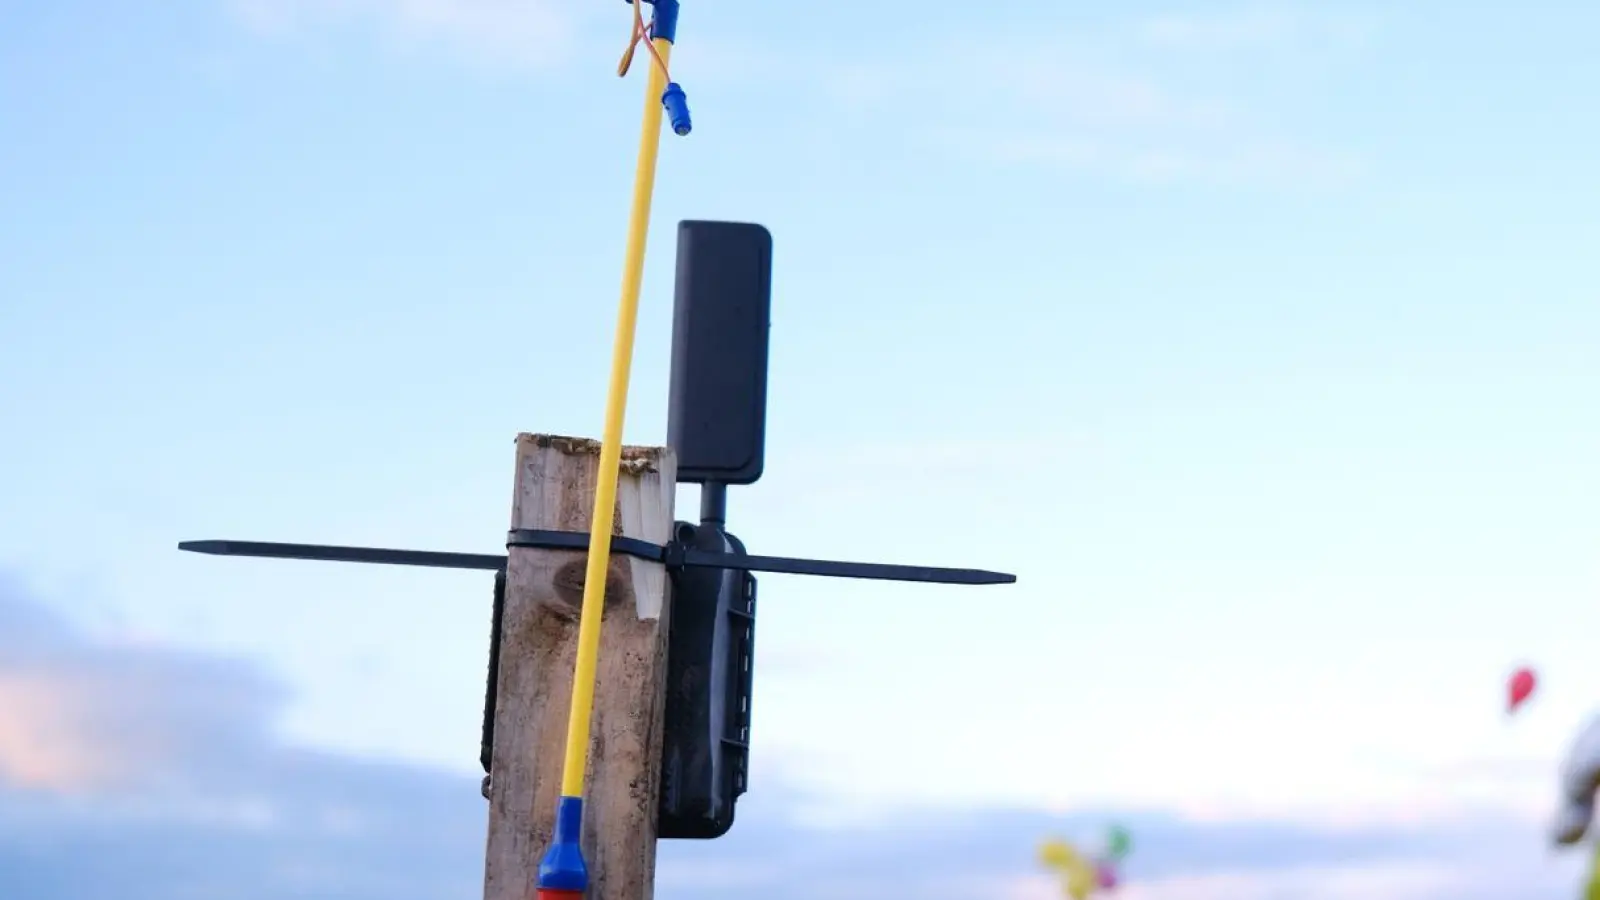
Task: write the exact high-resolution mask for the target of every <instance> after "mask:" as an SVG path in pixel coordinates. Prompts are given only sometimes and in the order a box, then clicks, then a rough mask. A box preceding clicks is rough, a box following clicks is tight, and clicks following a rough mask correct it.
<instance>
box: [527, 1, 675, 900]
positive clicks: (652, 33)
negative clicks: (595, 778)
mask: <svg viewBox="0 0 1600 900" xmlns="http://www.w3.org/2000/svg"><path fill="white" fill-rule="evenodd" d="M629 2H630V3H633V16H634V32H633V40H632V42H630V43H629V45H628V50H627V52H626V53H624V54H623V57H622V64H621V65H620V66H619V67H618V71H617V74H618V75H625V74H627V71H628V64H629V63H630V62H631V60H632V58H633V52H634V48H635V47H636V46H638V44H639V42H640V41H641V40H643V41H648V43H647V44H646V47H647V49H648V50H649V51H650V55H651V57H653V62H654V65H651V66H650V76H649V79H648V87H647V88H646V89H645V105H644V125H643V128H642V131H641V133H640V135H639V161H638V165H637V166H636V168H635V170H634V181H633V207H632V211H631V213H630V217H629V221H628V244H627V250H626V252H625V255H624V257H623V266H622V302H621V304H620V306H619V308H618V310H617V330H616V337H615V340H614V342H613V344H612V350H611V385H610V389H609V391H608V394H607V397H606V420H605V432H604V434H603V435H602V437H601V442H600V474H599V481H598V483H597V484H596V485H595V491H594V518H593V521H592V523H591V525H590V530H589V559H588V568H587V569H586V571H585V573H584V582H583V606H582V611H581V612H580V614H579V620H578V659H577V664H576V665H575V666H574V669H573V676H572V707H571V712H570V713H569V714H568V718H567V746H566V758H565V762H564V764H563V768H562V775H561V800H560V803H559V804H558V806H557V808H556V827H555V835H554V837H553V839H552V841H551V843H550V848H549V850H548V851H547V852H546V853H545V856H544V860H543V861H542V862H541V863H540V864H539V883H538V900H576V898H580V897H582V896H583V894H584V892H585V891H587V890H588V888H589V871H588V867H587V866H586V865H585V864H584V860H583V850H582V848H581V846H580V841H581V839H582V834H583V787H584V777H585V771H584V770H585V768H586V766H587V762H588V751H589V729H590V724H591V719H592V717H593V712H594V686H595V684H594V683H595V666H596V662H597V661H598V659H599V656H600V621H601V610H602V609H603V608H604V606H605V587H606V570H607V568H608V567H609V566H610V564H611V529H612V526H613V524H614V520H615V511H616V500H617V470H618V468H619V467H620V466H621V462H622V424H623V419H624V417H625V413H626V408H627V402H628V378H629V374H630V370H631V369H632V366H633V338H634V333H635V331H636V330H637V327H636V326H637V323H638V316H639V292H640V287H641V285H642V283H643V281H644V256H645V241H646V238H647V236H648V234H649V230H650V202H651V199H652V198H653V196H654V194H655V182H656V156H657V152H658V150H659V149H660V138H661V118H662V112H663V111H665V112H666V114H667V116H668V118H669V120H670V121H671V124H672V130H673V131H674V132H676V133H677V134H680V135H684V134H688V133H689V128H690V122H689V107H688V104H687V102H686V100H685V98H684V94H683V89H682V88H680V87H678V85H677V84H676V83H674V82H673V81H672V80H671V79H670V78H669V77H668V69H667V61H668V59H669V58H670V57H671V55H672V45H673V42H674V41H675V40H676V38H677V30H678V0H653V4H652V5H653V6H654V11H653V12H652V14H651V18H650V24H649V27H648V28H647V27H645V24H644V18H643V15H642V13H641V12H640V11H639V4H641V3H643V2H646V0H629ZM652 812H653V811H652Z"/></svg>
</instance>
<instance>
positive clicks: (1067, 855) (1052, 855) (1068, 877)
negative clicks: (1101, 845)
mask: <svg viewBox="0 0 1600 900" xmlns="http://www.w3.org/2000/svg"><path fill="white" fill-rule="evenodd" d="M1039 861H1040V862H1042V863H1044V864H1045V865H1046V866H1048V867H1050V868H1052V869H1054V870H1056V872H1057V873H1059V874H1060V875H1061V884H1062V887H1064V888H1065V889H1066V891H1067V896H1069V897H1071V898H1072V900H1087V898H1088V896H1089V895H1090V894H1092V893H1094V889H1095V888H1096V887H1097V886H1098V884H1099V881H1098V879H1096V877H1095V871H1094V866H1091V865H1089V861H1088V860H1086V859H1084V858H1083V855H1082V854H1081V853H1079V852H1078V850H1077V848H1075V847H1073V846H1072V845H1071V844H1069V843H1067V842H1066V841H1063V840H1049V841H1045V842H1044V844H1043V845H1041V846H1040V847H1039Z"/></svg>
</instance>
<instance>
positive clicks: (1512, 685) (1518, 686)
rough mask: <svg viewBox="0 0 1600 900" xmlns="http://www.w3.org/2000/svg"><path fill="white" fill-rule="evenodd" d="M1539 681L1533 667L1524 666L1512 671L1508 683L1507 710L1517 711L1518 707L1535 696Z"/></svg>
mask: <svg viewBox="0 0 1600 900" xmlns="http://www.w3.org/2000/svg"><path fill="white" fill-rule="evenodd" d="M1537 683H1538V679H1537V678H1535V676H1534V674H1533V670H1532V669H1529V668H1527V667H1523V668H1520V669H1518V670H1516V671H1515V672H1512V673H1511V680H1510V681H1509V682H1508V683H1507V684H1506V712H1516V711H1517V707H1519V706H1521V705H1522V704H1523V703H1524V702H1525V701H1526V700H1527V699H1528V698H1529V697H1531V696H1533V689H1534V686H1535V685H1536V684H1537Z"/></svg>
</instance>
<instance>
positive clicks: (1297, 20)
mask: <svg viewBox="0 0 1600 900" xmlns="http://www.w3.org/2000/svg"><path fill="white" fill-rule="evenodd" d="M1371 29H1372V23H1371V22H1370V21H1368V20H1367V19H1364V18H1359V17H1356V16H1353V15H1351V14H1350V12H1349V11H1348V10H1346V11H1333V10H1330V9H1328V8H1326V7H1324V8H1322V9H1309V8H1300V7H1295V6H1289V5H1284V4H1272V5H1254V6H1245V7H1239V8H1235V9H1231V10H1212V11H1210V12H1208V13H1205V14H1194V13H1167V14H1162V15H1157V16H1153V17H1151V18H1149V19H1146V20H1144V21H1142V22H1140V23H1139V25H1138V26H1137V27H1136V29H1135V30H1136V32H1137V34H1138V35H1139V37H1140V39H1141V40H1142V41H1143V42H1145V43H1148V44H1151V45H1154V46H1158V47H1162V48H1168V49H1182V50H1202V51H1218V52H1223V51H1237V50H1242V49H1269V50H1283V49H1299V50H1303V49H1305V48H1306V47H1307V46H1308V45H1309V46H1329V45H1342V46H1348V45H1351V44H1354V43H1357V42H1359V41H1361V40H1363V39H1365V38H1367V37H1368V36H1369V35H1370V34H1371Z"/></svg>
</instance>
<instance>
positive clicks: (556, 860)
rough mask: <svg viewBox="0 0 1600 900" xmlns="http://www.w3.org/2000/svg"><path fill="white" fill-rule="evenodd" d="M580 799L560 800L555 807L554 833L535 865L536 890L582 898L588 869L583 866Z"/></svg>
mask: <svg viewBox="0 0 1600 900" xmlns="http://www.w3.org/2000/svg"><path fill="white" fill-rule="evenodd" d="M582 834H583V798H582V797H562V798H561V802H560V804H559V805H557V806H556V833H555V837H554V838H553V839H552V840H551V841H550V849H549V850H546V851H545V854H544V859H543V860H541V861H540V863H539V888H540V889H541V890H546V891H562V892H571V893H574V894H578V895H582V894H583V892H584V891H587V890H588V889H589V867H588V866H586V865H584V863H583V848H582V847H581V846H579V845H578V841H579V837H580V836H581V835H582Z"/></svg>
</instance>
